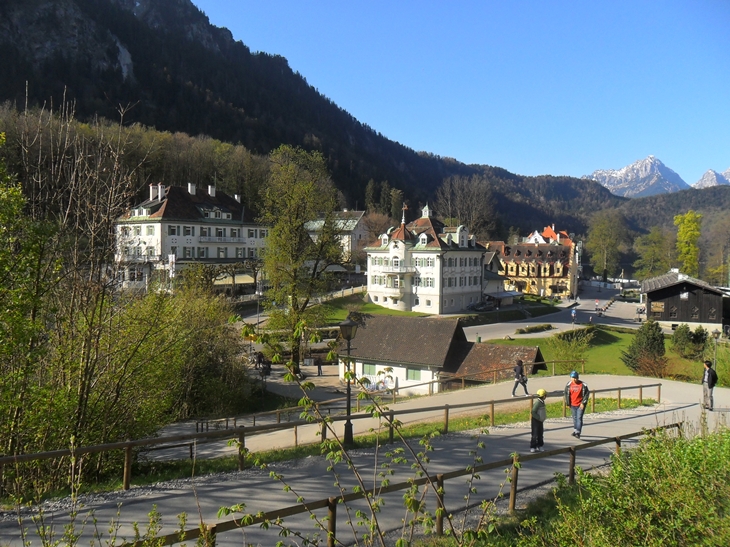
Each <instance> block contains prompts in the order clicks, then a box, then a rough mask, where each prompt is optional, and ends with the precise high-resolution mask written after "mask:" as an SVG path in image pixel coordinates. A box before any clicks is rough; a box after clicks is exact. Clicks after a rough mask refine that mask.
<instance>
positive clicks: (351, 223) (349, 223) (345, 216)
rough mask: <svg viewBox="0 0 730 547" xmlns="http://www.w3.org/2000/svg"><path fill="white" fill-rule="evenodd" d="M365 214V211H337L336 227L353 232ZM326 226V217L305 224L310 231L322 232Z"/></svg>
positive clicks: (341, 230) (344, 231) (345, 231)
mask: <svg viewBox="0 0 730 547" xmlns="http://www.w3.org/2000/svg"><path fill="white" fill-rule="evenodd" d="M364 215H365V211H335V214H334V218H335V229H336V230H337V231H338V232H343V233H347V232H352V231H353V230H354V229H355V228H357V225H358V223H359V222H360V220H362V217H363V216H364ZM322 226H324V219H323V218H319V219H317V220H310V221H308V222H306V223H305V224H304V228H305V229H306V230H307V231H308V232H320V231H322Z"/></svg>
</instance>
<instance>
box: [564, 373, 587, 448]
mask: <svg viewBox="0 0 730 547" xmlns="http://www.w3.org/2000/svg"><path fill="white" fill-rule="evenodd" d="M589 393H590V390H589V389H588V386H587V385H586V383H585V382H581V381H580V379H579V375H578V372H576V371H575V370H574V371H573V372H571V373H570V382H569V383H568V385H566V386H565V404H566V406H569V407H570V414H571V416H573V433H571V435H573V437H575V438H577V439H580V434H581V431H583V413H584V412H585V409H586V405H587V404H588V394H589Z"/></svg>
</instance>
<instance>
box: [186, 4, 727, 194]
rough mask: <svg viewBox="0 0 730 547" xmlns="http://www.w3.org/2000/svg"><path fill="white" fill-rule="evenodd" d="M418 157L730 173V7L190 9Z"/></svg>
mask: <svg viewBox="0 0 730 547" xmlns="http://www.w3.org/2000/svg"><path fill="white" fill-rule="evenodd" d="M193 2H194V3H195V4H196V5H197V6H198V7H199V8H200V9H201V10H203V11H204V12H205V13H206V14H207V15H208V17H209V18H210V21H211V23H213V24H214V25H217V26H223V27H227V28H228V29H230V30H231V32H232V33H233V36H234V38H235V39H236V40H241V41H242V42H243V43H244V44H246V45H247V46H248V47H249V48H251V50H252V51H265V52H267V53H271V54H278V55H282V56H283V57H286V58H287V59H288V61H289V65H290V66H291V67H292V69H293V70H295V71H298V72H299V73H300V74H302V75H303V76H304V77H305V78H306V79H307V81H308V82H309V83H310V84H311V85H312V86H314V87H315V88H317V89H318V90H319V92H320V93H322V94H323V95H325V96H327V97H329V98H330V99H331V100H333V101H334V102H335V103H336V104H338V105H339V106H340V107H342V108H344V109H345V110H347V111H348V112H350V113H351V114H352V115H353V116H355V117H356V118H357V119H358V120H360V121H361V122H363V123H366V124H368V125H369V126H370V127H372V128H373V129H375V130H376V131H380V132H381V133H382V134H383V135H385V136H386V137H388V138H390V139H393V140H396V141H398V142H401V143H402V144H404V145H406V146H409V147H411V148H413V149H415V150H424V151H427V152H432V153H434V154H439V155H441V156H447V157H453V158H456V159H458V160H460V161H463V162H465V163H480V164H488V165H495V166H499V167H503V168H505V169H508V170H509V171H512V172H515V173H519V174H523V175H540V174H552V175H572V176H582V175H585V174H589V173H591V172H593V171H594V170H596V169H618V168H620V167H623V166H625V165H628V164H629V163H632V162H634V161H636V160H638V159H641V158H644V157H646V156H648V155H650V154H653V155H655V156H656V157H657V158H659V159H660V160H662V161H663V162H664V163H665V164H666V165H667V166H668V167H670V168H672V169H674V170H675V171H676V172H677V173H679V175H680V176H681V177H682V178H683V179H684V180H685V181H686V182H687V183H689V184H693V183H694V182H696V181H697V180H698V179H699V178H700V177H701V176H702V174H703V173H704V172H705V171H706V170H708V169H715V170H716V171H724V170H726V169H728V168H729V167H730V2H727V1H725V0H714V1H711V0H688V1H685V2H679V1H669V0H666V1H659V0H656V1H642V0H632V1H622V0H613V1H585V2H581V1H575V0H573V1H537V0H534V1H519V0H509V1H505V0H502V1H492V0H482V1H478V0H474V1H471V0H469V1H466V0H464V1H458V0H457V1H454V2H446V1H440V2H436V1H430V0H420V1H410V0H397V1H393V0H390V1H380V0H367V1H353V0H339V1H329V0H326V1H325V0H320V1H305V0H298V1H294V0H266V1H265V2H264V1H262V0H257V1H248V0H193Z"/></svg>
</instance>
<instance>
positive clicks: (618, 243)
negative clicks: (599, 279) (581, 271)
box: [585, 210, 628, 281]
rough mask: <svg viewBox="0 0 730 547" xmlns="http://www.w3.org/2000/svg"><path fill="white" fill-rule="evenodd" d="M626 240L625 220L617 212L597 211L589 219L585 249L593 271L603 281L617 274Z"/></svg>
mask: <svg viewBox="0 0 730 547" xmlns="http://www.w3.org/2000/svg"><path fill="white" fill-rule="evenodd" d="M627 240H628V231H627V227H626V219H625V218H624V217H623V215H621V213H619V212H618V211H615V210H605V211H599V212H598V213H596V214H594V215H593V216H592V217H591V221H590V226H589V228H588V239H587V240H586V244H585V247H586V250H587V251H588V254H589V255H590V260H591V266H592V267H593V271H594V272H595V273H596V274H597V275H602V276H603V280H604V281H605V280H606V278H607V277H608V276H613V275H614V274H616V273H618V272H617V268H618V264H619V258H620V256H621V252H623V251H625V248H624V246H625V244H626V242H627Z"/></svg>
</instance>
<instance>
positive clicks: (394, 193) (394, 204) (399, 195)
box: [390, 188, 403, 222]
mask: <svg viewBox="0 0 730 547" xmlns="http://www.w3.org/2000/svg"><path fill="white" fill-rule="evenodd" d="M390 217H391V218H392V219H394V220H396V221H398V222H400V220H401V218H402V217H403V190H398V189H397V188H393V189H392V190H391V191H390Z"/></svg>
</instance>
